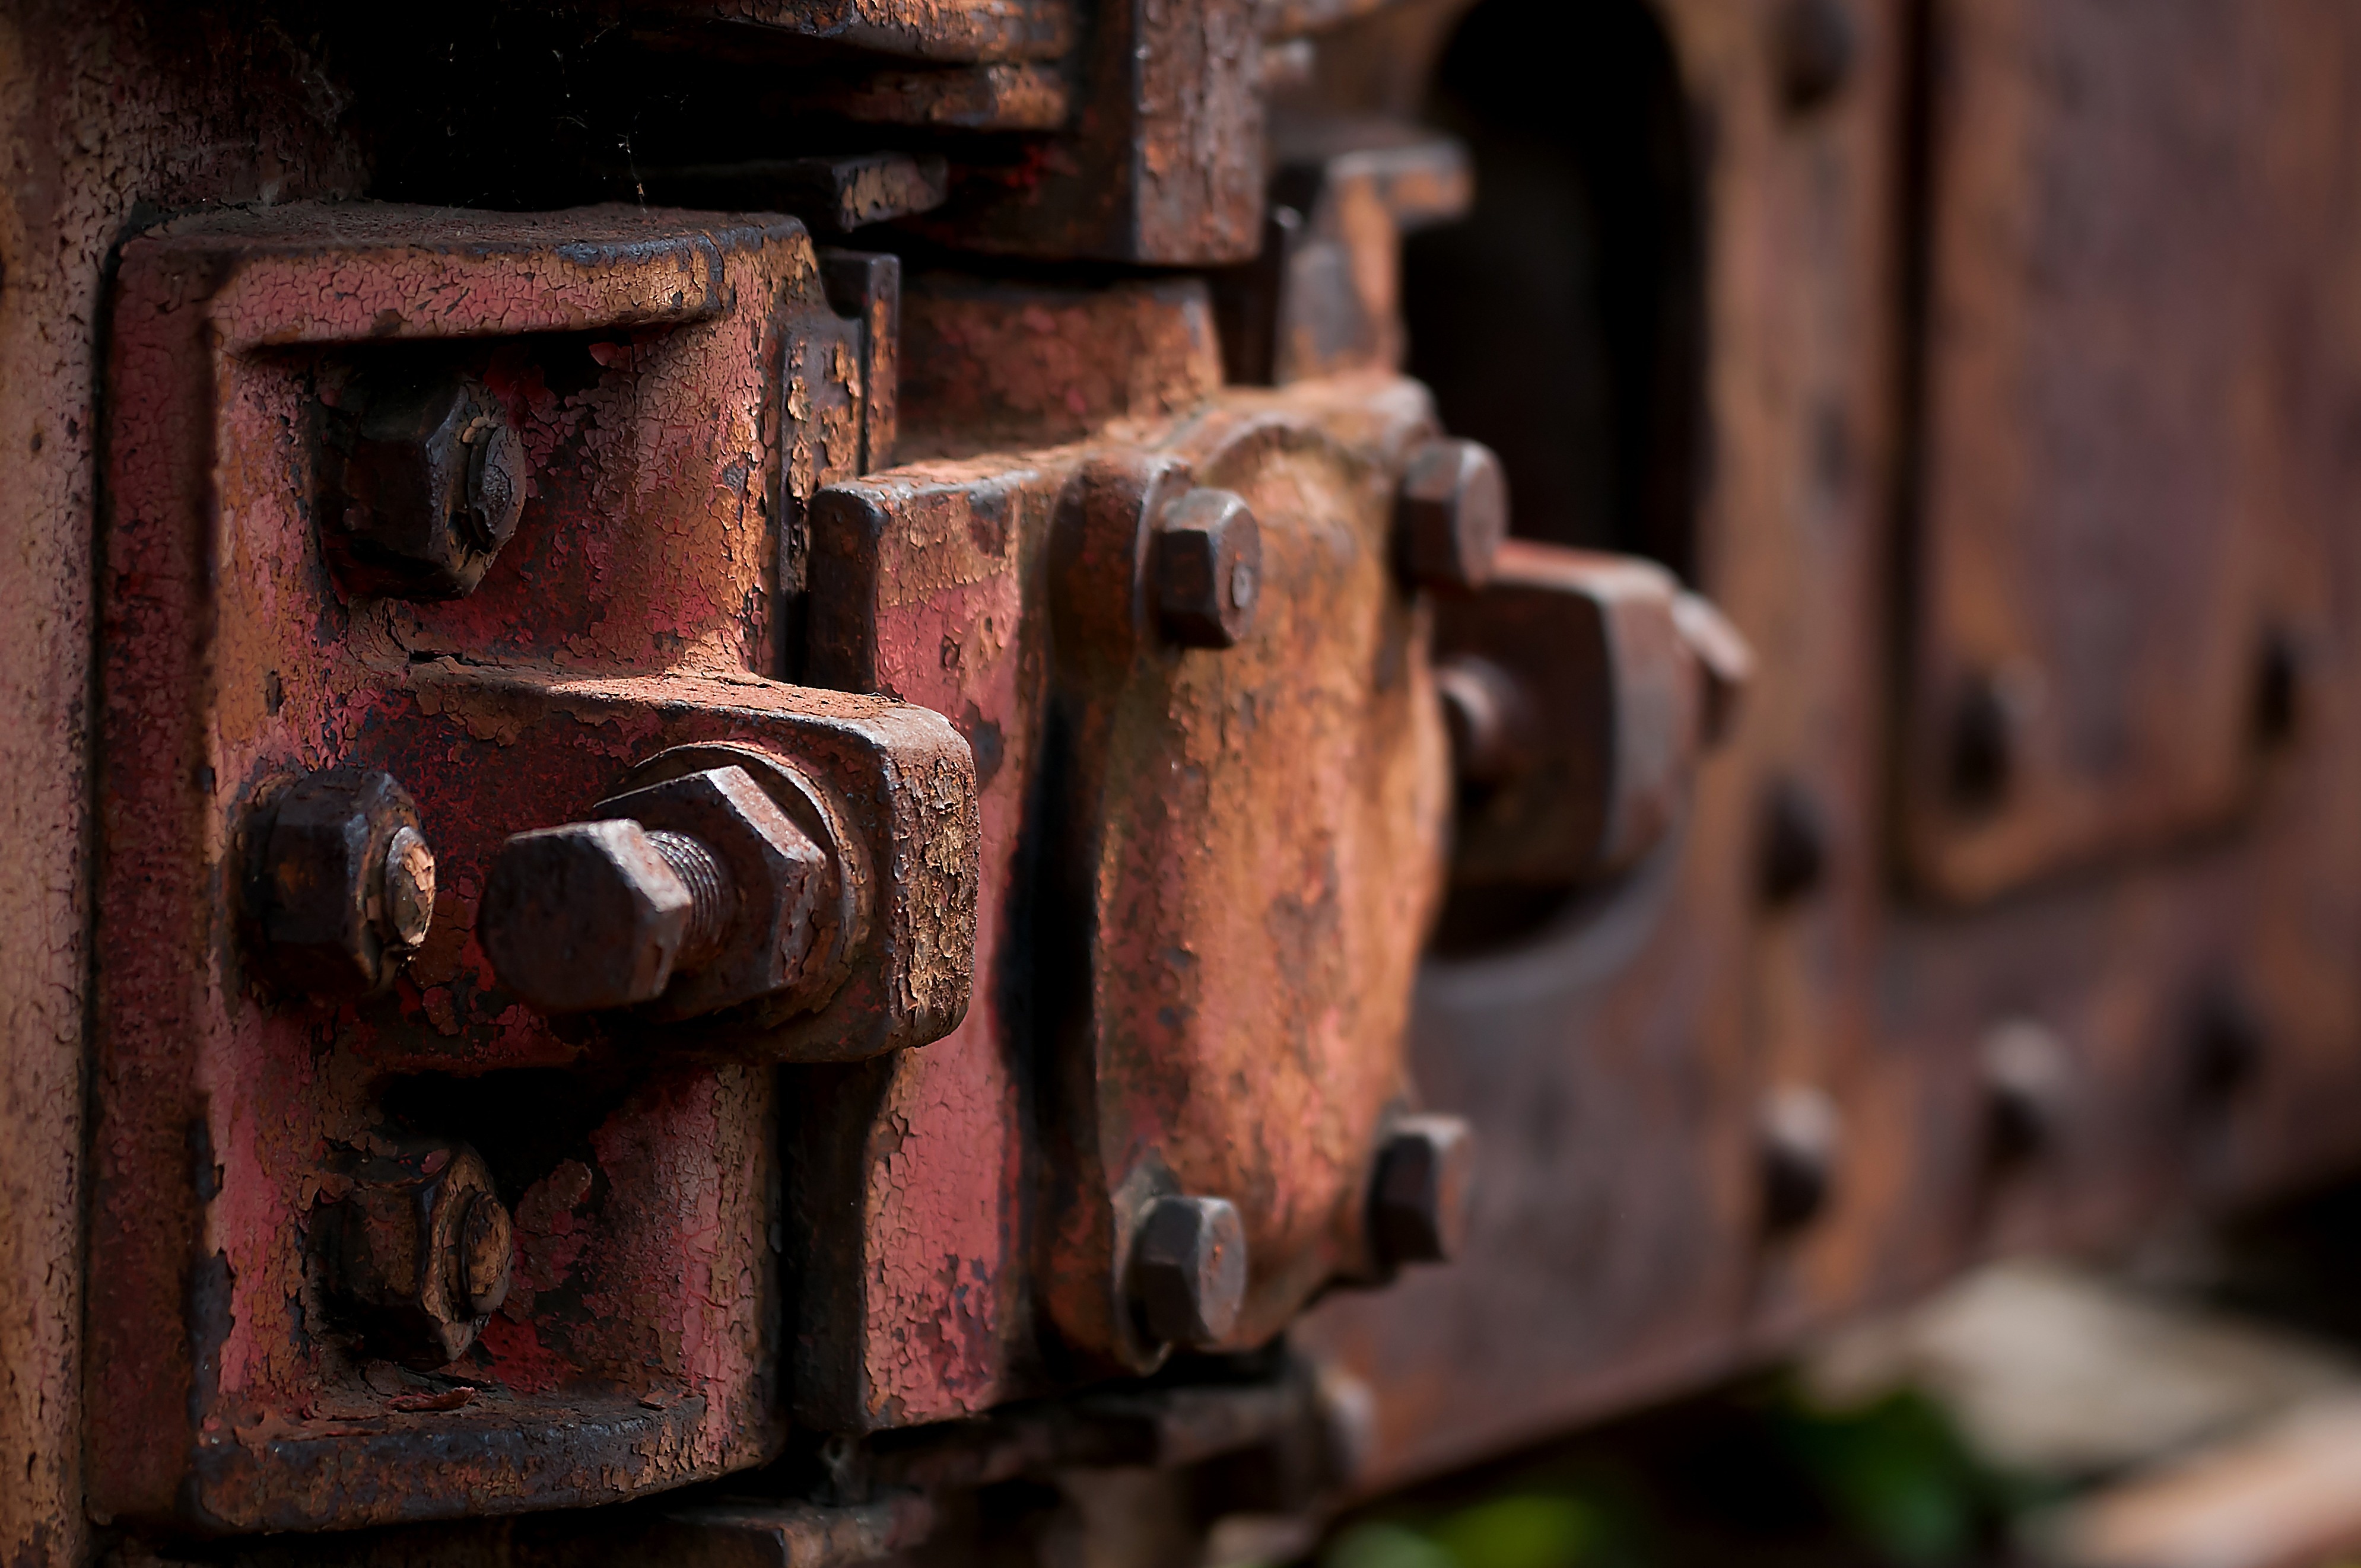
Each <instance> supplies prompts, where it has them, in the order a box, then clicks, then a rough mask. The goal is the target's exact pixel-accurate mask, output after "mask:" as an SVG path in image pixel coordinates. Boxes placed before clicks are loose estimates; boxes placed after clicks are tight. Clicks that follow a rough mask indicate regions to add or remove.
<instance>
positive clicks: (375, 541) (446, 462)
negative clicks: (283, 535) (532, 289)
mask: <svg viewBox="0 0 2361 1568" xmlns="http://www.w3.org/2000/svg"><path fill="white" fill-rule="evenodd" d="M352 396H353V400H354V401H355V402H357V404H358V405H359V415H358V418H357V420H354V421H351V422H348V423H346V424H340V425H332V426H331V434H330V441H331V444H332V445H334V444H344V445H345V446H346V450H344V451H343V452H342V454H341V457H342V461H341V462H338V461H336V460H335V455H331V456H330V458H329V460H328V461H326V462H324V464H323V469H324V472H326V473H328V474H330V475H332V476H333V477H334V485H333V493H332V495H331V496H330V498H329V505H328V507H327V509H326V510H327V516H328V519H329V520H330V521H329V523H328V526H326V527H324V529H323V530H322V531H321V538H322V542H323V543H324V546H325V548H326V549H327V551H328V553H329V554H330V556H331V558H332V559H333V561H334V562H335V568H336V572H337V575H338V576H339V577H341V578H342V579H343V580H344V583H345V585H346V587H348V588H350V589H351V590H353V591H354V592H356V593H362V594H383V595H389V596H391V597H393V598H409V599H445V598H463V597H465V596H466V595H467V594H469V593H472V592H473V591H475V587H476V585H477V584H478V583H480V582H481V581H483V577H484V573H485V572H486V571H488V570H489V568H490V566H491V564H492V560H493V558H494V557H495V556H497V555H498V554H500V547H501V546H502V545H504V544H506V543H508V542H509V539H510V538H511V535H513V534H514V533H515V532H516V526H517V519H518V517H519V515H520V514H522V511H523V510H524V499H525V485H526V460H525V453H524V443H523V441H522V439H521V438H520V437H519V436H518V434H517V432H516V428H515V426H514V425H512V424H511V422H510V421H509V416H508V411H507V409H506V408H505V407H504V406H503V405H502V404H501V402H500V400H499V399H498V398H496V397H494V396H493V395H492V393H491V391H490V390H489V389H488V388H486V387H485V386H484V385H483V383H481V382H480V381H478V380H475V379H474V378H469V377H459V376H454V377H447V378H436V379H433V380H429V381H427V382H425V383H423V384H415V385H408V384H406V385H400V386H393V387H384V386H378V387H370V386H368V385H367V384H366V383H364V384H363V385H362V387H361V389H358V390H357V391H356V392H355V393H354V394H353V395H352Z"/></svg>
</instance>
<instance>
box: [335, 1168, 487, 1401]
mask: <svg viewBox="0 0 2361 1568" xmlns="http://www.w3.org/2000/svg"><path fill="white" fill-rule="evenodd" d="M345 1165H346V1168H345V1169H344V1170H343V1171H342V1172H341V1173H340V1174H343V1175H345V1176H346V1177H347V1178H348V1179H349V1181H350V1186H349V1187H348V1189H347V1190H346V1192H345V1193H344V1195H343V1197H342V1198H341V1199H340V1200H338V1201H336V1202H335V1204H334V1205H333V1207H332V1208H331V1209H330V1210H329V1211H328V1213H327V1215H326V1216H325V1219H324V1224H323V1225H322V1227H321V1236H322V1242H323V1245H324V1252H325V1265H326V1267H325V1274H326V1284H327V1288H328V1293H329V1296H330V1299H332V1301H333V1302H334V1303H335V1306H336V1308H337V1310H339V1311H340V1312H341V1313H342V1314H344V1315H345V1316H346V1317H347V1318H348V1319H350V1321H352V1323H353V1325H354V1326H355V1327H356V1328H357V1329H359V1330H360V1332H361V1333H362V1336H363V1339H364V1341H365V1343H367V1346H368V1349H369V1351H370V1352H371V1353H372V1354H376V1355H379V1356H381V1357H383V1358H384V1359H386V1360H388V1361H398V1362H400V1363H401V1364H402V1365H405V1366H413V1367H418V1368H421V1369H424V1368H428V1367H435V1366H443V1365H448V1364H449V1363H450V1362H452V1361H454V1360H456V1358H457V1357H459V1356H460V1355H462V1354H465V1353H466V1351H467V1347H468V1346H469V1345H470V1344H473V1343H475V1339H476V1335H477V1333H478V1332H479V1331H480V1330H481V1329H482V1328H483V1326H484V1323H485V1321H486V1320H487V1319H488V1318H489V1317H490V1315H491V1314H492V1312H493V1311H494V1310H497V1309H498V1308H499V1306H500V1303H501V1302H502V1301H503V1300H505V1299H507V1298H508V1291H509V1279H510V1273H511V1267H512V1266H513V1262H514V1257H515V1252H516V1246H515V1228H514V1224H513V1223H512V1222H511V1219H510V1216H509V1212H508V1207H507V1205H505V1204H503V1203H502V1202H501V1201H500V1195H499V1194H498V1193H497V1192H496V1191H494V1190H493V1187H492V1178H491V1172H490V1170H489V1168H487V1167H486V1166H485V1164H484V1160H483V1157H482V1156H480V1155H478V1154H477V1153H476V1151H475V1150H474V1149H472V1148H470V1147H468V1146H467V1145H465V1144H455V1143H446V1142H444V1141H442V1140H439V1139H424V1138H421V1139H385V1140H378V1141H376V1142H375V1143H374V1145H373V1146H371V1147H370V1148H368V1149H366V1150H358V1151H354V1152H353V1154H352V1155H351V1156H350V1157H349V1158H348V1160H347V1161H346V1162H345Z"/></svg>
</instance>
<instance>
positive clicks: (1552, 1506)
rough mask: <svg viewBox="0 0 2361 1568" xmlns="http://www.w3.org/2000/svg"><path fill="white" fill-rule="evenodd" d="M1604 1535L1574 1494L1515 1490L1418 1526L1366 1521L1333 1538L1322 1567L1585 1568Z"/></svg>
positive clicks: (1595, 1514)
mask: <svg viewBox="0 0 2361 1568" xmlns="http://www.w3.org/2000/svg"><path fill="white" fill-rule="evenodd" d="M1604 1535H1605V1530H1604V1527H1603V1523H1602V1520H1601V1519H1600V1515H1599V1510H1598V1508H1597V1507H1596V1506H1595V1505H1593V1504H1591V1503H1588V1502H1586V1501H1585V1500H1584V1499H1582V1498H1580V1497H1570V1496H1565V1495H1560V1494H1553V1493H1543V1492H1518V1493H1511V1494H1510V1495H1508V1496H1505V1497H1490V1498H1487V1499H1486V1500H1484V1501H1482V1502H1480V1503H1477V1504H1475V1505H1473V1506H1472V1507H1469V1508H1460V1509H1457V1510H1455V1511H1454V1512H1450V1513H1445V1514H1444V1515H1443V1516H1441V1517H1440V1518H1438V1519H1433V1520H1430V1521H1428V1522H1427V1523H1425V1524H1424V1525H1423V1526H1422V1527H1421V1528H1418V1529H1412V1528H1411V1527H1410V1526H1409V1525H1406V1524H1400V1523H1389V1522H1384V1521H1372V1522H1369V1523H1365V1524H1359V1525H1356V1526H1354V1527H1353V1528H1352V1529H1351V1530H1346V1531H1345V1533H1344V1534H1342V1535H1340V1536H1338V1537H1337V1538H1336V1540H1335V1541H1334V1542H1333V1543H1332V1544H1331V1545H1330V1546H1329V1548H1328V1551H1327V1552H1326V1553H1325V1554H1324V1555H1323V1557H1322V1559H1321V1563H1322V1568H1587V1565H1588V1564H1590V1563H1593V1562H1595V1561H1597V1557H1596V1554H1595V1552H1594V1550H1593V1549H1594V1548H1595V1547H1597V1546H1598V1544H1599V1543H1600V1541H1601V1540H1602V1538H1603V1536H1604Z"/></svg>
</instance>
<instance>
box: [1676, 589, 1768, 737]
mask: <svg viewBox="0 0 2361 1568" xmlns="http://www.w3.org/2000/svg"><path fill="white" fill-rule="evenodd" d="M1673 630H1674V631H1675V632H1676V633H1677V634H1678V635H1679V637H1680V640H1681V646H1682V647H1683V648H1685V649H1686V650H1687V651H1688V654H1689V657H1690V658H1691V659H1693V660H1694V661H1695V662H1696V666H1697V739H1698V740H1701V741H1703V742H1704V743H1705V745H1706V746H1708V748H1710V747H1714V746H1719V744H1721V743H1722V742H1723V741H1724V740H1729V739H1730V731H1731V730H1732V729H1736V728H1737V726H1738V707H1739V703H1740V701H1741V699H1743V698H1744V696H1746V688H1747V685H1749V683H1751V682H1752V680H1753V679H1754V650H1753V649H1752V647H1750V646H1749V645H1748V644H1747V641H1746V639H1745V638H1744V637H1742V636H1741V635H1740V634H1739V630H1738V628H1736V627H1734V626H1732V625H1730V620H1729V619H1728V618H1727V617H1725V616H1724V615H1723V614H1722V613H1721V611H1720V610H1719V609H1716V608H1715V607H1714V603H1713V601H1712V600H1711V599H1708V598H1706V597H1705V596H1704V595H1703V594H1693V593H1687V592H1683V593H1677V594H1675V595H1674V596H1673Z"/></svg>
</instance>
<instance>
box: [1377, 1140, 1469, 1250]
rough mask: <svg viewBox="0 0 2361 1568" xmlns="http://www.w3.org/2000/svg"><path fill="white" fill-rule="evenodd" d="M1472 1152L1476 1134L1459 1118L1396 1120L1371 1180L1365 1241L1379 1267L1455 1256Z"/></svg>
mask: <svg viewBox="0 0 2361 1568" xmlns="http://www.w3.org/2000/svg"><path fill="white" fill-rule="evenodd" d="M1475 1154H1476V1143H1475V1135H1474V1134H1473V1132H1472V1131H1471V1130H1470V1129H1469V1127H1468V1125H1467V1123H1466V1120H1465V1119H1463V1118H1461V1117H1458V1116H1404V1117H1402V1118H1401V1119H1400V1120H1399V1121H1397V1122H1396V1123H1395V1124H1394V1125H1393V1129H1392V1131H1391V1132H1389V1134H1388V1135H1387V1136H1386V1141H1385V1146H1384V1147H1382V1148H1381V1149H1379V1150H1378V1163H1377V1172H1376V1175H1375V1178H1374V1179H1373V1180H1372V1181H1371V1182H1370V1184H1369V1239H1370V1242H1371V1245H1373V1246H1374V1248H1375V1250H1376V1252H1377V1256H1378V1266H1380V1267H1381V1268H1382V1269H1384V1270H1385V1271H1386V1272H1388V1273H1391V1272H1392V1271H1393V1270H1394V1269H1396V1268H1399V1267H1400V1266H1402V1265H1404V1264H1409V1263H1448V1262H1449V1261H1450V1260H1451V1259H1452V1258H1454V1257H1455V1256H1457V1255H1458V1254H1459V1248H1460V1244H1461V1242H1462V1241H1463V1240H1465V1239H1466V1233H1467V1188H1468V1177H1469V1172H1470V1170H1471V1169H1472V1168H1473V1167H1474V1165H1475Z"/></svg>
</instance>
